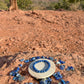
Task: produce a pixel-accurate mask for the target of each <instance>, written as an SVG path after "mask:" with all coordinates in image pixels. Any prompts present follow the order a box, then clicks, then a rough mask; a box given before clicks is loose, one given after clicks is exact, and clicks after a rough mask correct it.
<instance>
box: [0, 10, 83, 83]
mask: <svg viewBox="0 0 84 84" xmlns="http://www.w3.org/2000/svg"><path fill="white" fill-rule="evenodd" d="M42 55H43V56H52V57H54V58H56V59H62V60H64V61H65V62H66V63H65V65H66V66H69V65H72V66H73V67H74V68H75V71H74V72H66V71H60V70H59V69H57V70H56V71H60V72H61V73H63V75H64V79H65V80H68V81H70V84H84V12H83V11H75V12H73V11H50V10H41V11H40V10H37V11H34V12H33V13H32V12H31V11H21V10H18V11H11V12H7V11H0V83H2V84H24V83H25V82H37V81H36V80H35V79H34V78H32V77H31V76H30V75H29V74H28V72H27V68H28V66H27V65H25V67H24V68H22V69H21V70H20V73H21V74H22V75H24V76H25V80H24V81H22V82H21V83H19V82H15V81H13V80H12V77H10V76H9V73H10V71H11V70H13V69H14V68H15V67H17V66H18V65H19V64H20V62H19V60H20V59H22V58H24V59H28V58H30V57H34V56H42ZM23 64H24V63H23ZM56 83H58V81H56V80H55V79H54V78H53V82H52V84H56Z"/></svg>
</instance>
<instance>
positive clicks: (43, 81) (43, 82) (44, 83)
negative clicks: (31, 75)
mask: <svg viewBox="0 0 84 84" xmlns="http://www.w3.org/2000/svg"><path fill="white" fill-rule="evenodd" d="M39 84H48V81H47V80H41V81H40V83H39Z"/></svg>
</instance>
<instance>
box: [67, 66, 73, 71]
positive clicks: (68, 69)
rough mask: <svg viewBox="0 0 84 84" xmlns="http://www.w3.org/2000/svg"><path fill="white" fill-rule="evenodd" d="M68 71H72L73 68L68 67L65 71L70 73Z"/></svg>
mask: <svg viewBox="0 0 84 84" xmlns="http://www.w3.org/2000/svg"><path fill="white" fill-rule="evenodd" d="M70 70H72V71H74V68H73V67H72V66H68V67H67V69H66V71H70Z"/></svg>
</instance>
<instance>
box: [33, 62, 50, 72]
mask: <svg viewBox="0 0 84 84" xmlns="http://www.w3.org/2000/svg"><path fill="white" fill-rule="evenodd" d="M39 62H46V63H47V64H48V68H46V69H43V70H38V69H36V67H35V65H36V64H37V63H39ZM49 68H50V63H49V62H48V61H47V60H38V61H36V62H35V63H34V64H33V69H34V70H35V71H36V72H37V73H44V72H46V71H48V70H49Z"/></svg>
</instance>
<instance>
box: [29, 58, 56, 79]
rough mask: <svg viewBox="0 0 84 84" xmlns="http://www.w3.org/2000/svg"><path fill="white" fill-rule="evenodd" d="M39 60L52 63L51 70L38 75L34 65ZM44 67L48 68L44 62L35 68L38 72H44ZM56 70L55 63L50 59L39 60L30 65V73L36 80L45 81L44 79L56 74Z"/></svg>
mask: <svg viewBox="0 0 84 84" xmlns="http://www.w3.org/2000/svg"><path fill="white" fill-rule="evenodd" d="M38 60H47V61H48V62H49V63H50V68H49V70H48V71H46V72H43V73H37V72H36V71H34V69H33V64H34V63H35V62H36V61H38ZM44 67H48V66H47V65H46V63H44V62H39V63H37V64H36V65H35V68H36V69H38V70H42V69H43V68H44ZM55 68H56V67H55V64H54V62H53V61H51V60H48V59H37V60H35V61H33V62H32V63H31V64H30V65H29V67H28V71H29V73H30V74H31V76H33V77H35V78H36V79H44V78H47V77H50V76H51V75H52V74H53V73H54V72H55Z"/></svg>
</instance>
